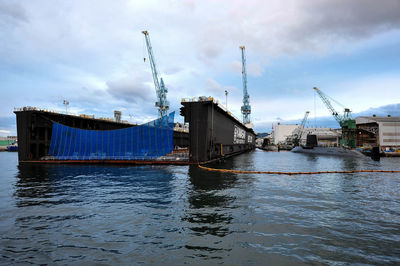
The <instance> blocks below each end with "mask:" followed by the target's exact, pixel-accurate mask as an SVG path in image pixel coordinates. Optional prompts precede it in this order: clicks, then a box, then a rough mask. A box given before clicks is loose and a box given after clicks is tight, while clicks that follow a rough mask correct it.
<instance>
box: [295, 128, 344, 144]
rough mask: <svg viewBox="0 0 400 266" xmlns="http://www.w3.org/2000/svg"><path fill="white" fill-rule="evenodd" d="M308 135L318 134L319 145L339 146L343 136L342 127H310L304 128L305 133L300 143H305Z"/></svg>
mask: <svg viewBox="0 0 400 266" xmlns="http://www.w3.org/2000/svg"><path fill="white" fill-rule="evenodd" d="M307 135H316V136H317V142H318V146H323V147H337V146H339V141H340V138H341V136H342V132H341V130H340V129H332V128H327V127H319V128H318V127H310V128H305V129H303V135H302V137H301V140H300V144H303V145H305V144H306V141H307Z"/></svg>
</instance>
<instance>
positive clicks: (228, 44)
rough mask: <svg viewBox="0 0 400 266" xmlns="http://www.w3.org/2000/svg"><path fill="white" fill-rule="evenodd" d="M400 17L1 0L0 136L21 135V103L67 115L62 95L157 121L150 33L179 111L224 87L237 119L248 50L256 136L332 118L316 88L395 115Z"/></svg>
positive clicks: (358, 10)
mask: <svg viewBox="0 0 400 266" xmlns="http://www.w3.org/2000/svg"><path fill="white" fill-rule="evenodd" d="M399 14H400V1H398V0H381V1H376V0H353V1H349V0H330V1H328V0H319V1H314V0H276V1H275V0H258V1H252V0H247V1H240V0H227V1H223V0H220V1H207V0H201V1H192V0H187V1H177V0H176V1H167V0H164V1H150V0H146V1H139V0H136V1H127V0H125V1H122V0H121V1H119V0H114V1H101V0H97V1H89V0H87V1H82V0H76V1H74V0H71V1H65V0H62V1H57V0H52V1H40V0H36V1H30V0H26V1H23V0H21V1H18V0H15V1H10V0H0V86H1V87H0V88H1V97H0V135H9V134H15V133H16V132H15V131H16V130H15V115H14V114H13V108H14V107H22V106H37V107H40V108H46V109H53V110H59V111H63V110H64V106H63V104H62V103H63V100H64V99H67V100H68V101H69V102H70V106H69V109H70V111H71V112H74V113H85V114H94V115H95V116H97V117H111V116H112V115H113V110H121V111H122V113H123V119H126V120H130V117H129V114H131V115H132V120H131V121H133V122H138V123H141V122H145V121H148V120H151V119H154V118H156V117H157V110H156V108H155V107H154V102H155V90H154V85H153V80H152V75H151V70H150V65H149V63H148V60H146V62H144V60H143V58H144V57H147V52H146V47H145V43H144V36H143V34H142V33H141V31H142V30H148V31H149V33H150V38H151V42H152V45H153V49H154V53H155V56H156V62H157V65H158V69H159V71H160V72H161V75H162V77H163V79H164V81H165V83H166V86H167V87H168V89H169V93H168V100H169V101H170V102H171V110H177V111H178V110H179V107H180V101H181V98H190V97H195V96H201V95H206V96H213V97H215V98H216V99H218V100H219V101H220V102H221V103H223V104H225V95H224V91H225V90H228V91H229V96H228V108H229V109H230V110H231V111H232V112H233V113H234V114H235V115H236V116H237V117H240V106H241V104H242V103H241V101H242V79H241V58H240V49H239V46H240V45H245V46H246V52H247V68H248V90H249V94H250V104H251V107H252V114H251V119H252V121H253V123H254V125H255V129H256V131H258V132H262V131H267V130H270V127H271V123H272V122H278V121H282V122H285V121H296V120H300V119H301V118H302V117H303V115H304V113H305V111H307V110H309V111H311V113H310V121H319V120H318V119H320V120H321V118H322V117H329V112H328V111H327V109H326V108H325V106H324V105H323V103H322V102H321V100H320V99H319V98H318V96H315V94H314V91H313V89H312V87H313V86H317V87H319V88H320V89H321V90H322V91H324V92H325V93H326V94H327V95H329V96H331V97H332V98H334V99H335V100H337V101H338V102H339V103H341V104H343V105H344V106H346V107H349V108H351V109H352V111H353V112H354V113H356V114H357V113H362V114H369V113H370V112H377V113H379V112H381V113H382V114H383V115H386V113H391V114H395V113H396V112H397V113H398V112H399V106H400V105H399V103H400V15H399ZM333 105H334V106H335V108H337V109H338V111H341V110H342V109H343V107H342V106H340V105H336V103H333ZM178 113H179V112H178ZM315 117H317V119H315ZM179 119H180V118H179V117H178V120H179Z"/></svg>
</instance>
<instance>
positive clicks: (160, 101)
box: [142, 30, 169, 117]
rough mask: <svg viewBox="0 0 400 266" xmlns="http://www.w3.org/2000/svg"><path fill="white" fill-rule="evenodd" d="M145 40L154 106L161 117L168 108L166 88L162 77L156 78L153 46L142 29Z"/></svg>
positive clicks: (146, 32) (165, 113) (157, 74)
mask: <svg viewBox="0 0 400 266" xmlns="http://www.w3.org/2000/svg"><path fill="white" fill-rule="evenodd" d="M142 33H143V34H144V37H145V40H146V46H147V52H148V54H149V61H150V67H151V72H152V74H153V80H154V87H155V89H156V94H157V101H156V103H155V106H156V107H157V108H158V115H159V117H163V116H166V115H167V111H168V109H169V102H168V101H167V92H168V89H167V88H166V87H165V85H164V81H163V79H162V78H160V79H159V78H158V76H159V73H158V71H157V66H156V62H155V60H154V54H153V48H152V46H151V43H150V36H149V32H148V31H146V30H145V31H142Z"/></svg>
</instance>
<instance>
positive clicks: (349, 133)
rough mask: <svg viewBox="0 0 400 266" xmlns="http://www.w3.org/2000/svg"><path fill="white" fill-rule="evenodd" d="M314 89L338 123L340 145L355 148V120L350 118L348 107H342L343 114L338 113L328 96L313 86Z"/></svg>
mask: <svg viewBox="0 0 400 266" xmlns="http://www.w3.org/2000/svg"><path fill="white" fill-rule="evenodd" d="M314 90H315V91H316V92H317V93H318V95H319V97H320V98H321V100H322V101H323V102H324V104H325V105H326V107H328V109H329V110H330V111H331V112H332V115H333V116H334V117H335V119H336V121H337V122H338V123H339V125H340V127H341V128H342V139H341V141H340V142H341V145H342V146H346V147H350V148H355V147H356V136H355V134H356V121H355V120H354V119H352V118H351V114H350V113H351V111H350V109H349V108H344V114H343V115H339V114H338V112H337V111H336V110H335V109H334V108H333V106H332V104H331V102H330V101H329V99H328V96H327V95H325V93H323V92H322V91H320V90H319V89H318V88H316V87H314Z"/></svg>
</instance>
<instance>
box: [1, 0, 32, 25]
mask: <svg viewBox="0 0 400 266" xmlns="http://www.w3.org/2000/svg"><path fill="white" fill-rule="evenodd" d="M27 21H28V16H27V14H26V11H25V9H24V8H23V7H22V6H20V5H18V4H17V3H13V2H12V1H8V2H5V1H0V25H1V24H18V23H21V22H27Z"/></svg>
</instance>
